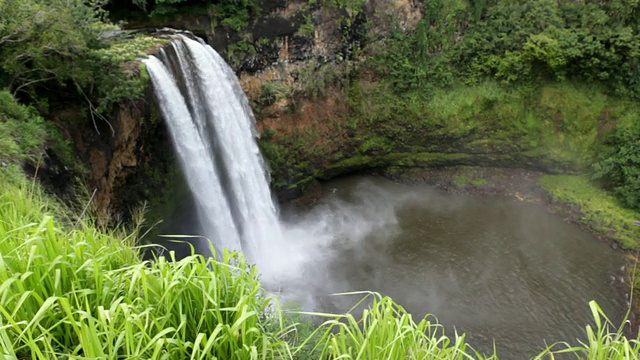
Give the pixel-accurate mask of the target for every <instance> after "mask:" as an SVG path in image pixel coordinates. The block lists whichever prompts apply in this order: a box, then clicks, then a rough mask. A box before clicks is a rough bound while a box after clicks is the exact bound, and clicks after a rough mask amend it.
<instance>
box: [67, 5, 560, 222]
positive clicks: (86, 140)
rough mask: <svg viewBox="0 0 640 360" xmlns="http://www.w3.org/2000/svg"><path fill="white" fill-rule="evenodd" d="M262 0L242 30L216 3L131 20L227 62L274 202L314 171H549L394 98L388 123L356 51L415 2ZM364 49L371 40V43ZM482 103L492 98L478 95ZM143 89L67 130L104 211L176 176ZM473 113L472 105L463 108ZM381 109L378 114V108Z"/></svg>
mask: <svg viewBox="0 0 640 360" xmlns="http://www.w3.org/2000/svg"><path fill="white" fill-rule="evenodd" d="M354 3H358V2H347V1H334V2H324V1H318V2H314V3H313V4H310V2H308V1H293V0H291V1H287V0H281V1H270V2H266V1H265V2H264V3H263V7H262V12H261V14H260V15H259V16H258V17H257V18H255V19H253V20H251V21H250V22H249V24H248V26H247V27H246V28H243V29H240V30H236V29H231V28H228V27H224V26H221V25H219V22H218V21H217V20H216V16H215V14H214V13H211V12H210V11H209V10H208V11H205V12H204V13H189V12H188V11H185V12H184V13H181V14H178V15H172V16H171V17H169V18H166V19H148V18H137V19H133V20H132V21H130V24H129V26H130V27H131V28H137V27H142V28H148V27H150V26H158V27H160V26H169V27H175V28H182V29H186V30H191V31H193V32H194V33H195V34H197V35H200V36H203V37H204V38H205V39H206V40H207V41H208V42H209V44H210V45H212V46H213V47H214V48H215V49H216V50H217V51H218V52H220V53H221V54H222V55H223V56H224V57H225V58H226V59H227V61H228V62H229V63H230V64H231V65H232V67H233V68H234V69H235V70H236V73H237V75H238V76H239V78H240V82H241V84H242V86H243V88H244V89H245V91H246V93H247V95H248V97H249V99H250V102H251V105H252V107H253V108H254V112H255V115H256V120H257V121H256V122H257V126H258V129H259V131H260V133H261V134H262V139H261V146H262V148H263V152H264V153H265V155H266V157H267V158H268V160H269V163H270V164H271V168H272V169H271V170H272V184H273V187H274V189H275V190H276V192H277V194H278V196H279V198H280V199H281V200H289V199H292V198H295V197H297V196H299V195H301V194H302V192H303V191H304V190H305V189H307V188H308V187H309V186H310V185H311V184H313V183H314V181H315V180H316V179H328V178H331V177H334V176H337V175H340V174H345V173H349V172H355V171H362V170H371V169H391V170H393V169H396V168H410V167H434V166H450V165H485V166H499V167H529V168H535V169H539V170H544V171H552V172H553V171H558V170H561V169H563V168H565V167H566V164H564V163H562V162H558V161H549V160H548V159H545V158H544V157H541V156H539V154H538V153H537V152H536V151H531V149H530V148H528V147H526V146H523V145H522V144H519V143H518V141H517V139H513V138H509V137H504V136H500V134H496V133H491V132H478V131H475V130H473V129H471V130H469V131H466V132H460V133H449V132H447V129H446V128H443V127H437V126H436V127H434V126H433V124H429V123H428V122H420V121H416V118H419V117H420V116H421V115H416V114H407V116H406V117H404V116H403V115H402V114H403V112H404V111H405V110H404V109H402V108H394V106H395V105H394V104H392V103H391V104H389V105H388V106H389V107H390V108H389V109H387V110H386V111H388V113H389V114H393V116H390V117H389V119H388V121H385V120H384V119H383V120H382V121H380V120H377V121H370V120H368V119H367V117H368V115H367V112H368V111H369V112H370V111H377V110H372V109H376V105H379V104H372V103H371V102H372V101H374V100H372V97H371V96H370V95H371V92H373V91H376V87H377V86H378V85H379V80H380V79H378V78H376V75H375V73H374V72H373V71H371V70H370V69H368V68H367V66H366V65H363V64H365V60H366V59H367V57H368V56H370V54H371V52H372V51H375V49H376V46H381V45H379V44H380V43H381V40H383V39H384V38H385V37H386V36H389V35H390V34H391V32H393V31H411V30H412V29H413V28H414V27H415V25H416V24H417V22H418V21H419V20H420V19H421V17H422V13H421V5H420V2H418V1H411V0H403V1H389V0H377V1H366V2H363V3H362V4H363V6H362V7H349V6H347V5H346V4H354ZM372 49H373V50H372ZM487 106H489V107H491V106H499V105H496V104H488V105H487ZM156 111H157V110H155V106H154V100H153V97H152V93H151V91H148V94H147V96H146V98H145V99H139V100H136V101H130V100H126V101H125V102H123V103H121V104H119V105H118V106H117V107H116V109H115V110H114V113H113V116H112V117H111V118H110V119H109V122H110V123H111V127H113V133H112V132H111V129H110V127H109V126H108V125H107V124H105V123H101V122H100V121H98V125H99V127H100V133H99V134H98V132H97V131H96V129H95V128H94V126H93V125H92V124H90V123H88V124H85V125H84V126H82V127H79V128H71V129H70V130H69V135H68V137H69V138H72V139H74V142H75V143H76V146H77V148H78V150H79V153H80V154H81V157H82V159H83V161H84V162H85V163H86V164H87V165H88V167H89V169H90V175H89V187H90V189H92V190H93V189H96V195H95V198H96V200H95V202H96V205H97V207H98V209H99V212H100V213H102V214H107V213H109V212H111V213H116V214H117V213H127V212H128V211H130V207H131V206H132V205H133V204H136V203H138V202H140V201H142V200H153V198H154V197H155V198H156V199H157V198H158V197H162V196H164V195H162V191H161V190H162V189H163V188H165V187H166V185H167V183H169V182H170V181H171V180H170V179H171V178H175V174H172V175H171V176H168V174H170V173H172V172H175V164H174V160H173V156H172V154H171V150H170V142H169V140H168V139H169V138H168V135H167V134H166V130H165V128H164V125H163V124H162V121H158V115H157V113H155V112H156ZM472 116H473V115H472ZM383 117H384V116H383Z"/></svg>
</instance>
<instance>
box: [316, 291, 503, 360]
mask: <svg viewBox="0 0 640 360" xmlns="http://www.w3.org/2000/svg"><path fill="white" fill-rule="evenodd" d="M337 295H366V296H364V297H363V298H362V300H361V301H360V302H359V303H358V304H357V305H356V307H358V306H359V305H361V304H362V303H364V302H365V301H369V300H370V301H371V304H370V305H369V306H367V308H366V309H364V310H363V311H362V316H358V317H356V316H354V314H353V313H352V312H351V311H350V312H348V313H346V314H341V315H334V314H321V313H311V315H316V316H321V317H329V318H330V319H329V320H327V321H326V322H324V323H323V324H322V325H321V326H320V327H319V328H318V329H317V330H316V332H315V333H314V334H312V335H311V336H310V337H309V338H307V341H308V340H313V341H315V342H316V345H315V347H314V349H313V351H312V352H311V353H312V354H314V355H316V356H317V358H319V359H474V358H478V359H485V357H484V356H483V355H481V354H479V353H476V352H475V351H473V349H472V348H471V347H470V346H468V345H467V344H466V342H465V336H464V334H462V335H458V334H455V336H454V337H453V338H450V337H448V336H446V335H445V332H444V328H443V327H442V325H440V324H438V323H437V322H432V321H430V320H429V319H428V318H426V317H425V318H423V319H422V320H420V321H419V322H418V323H416V322H415V321H414V320H413V317H412V316H411V314H409V313H408V312H407V311H406V310H405V309H404V308H403V307H402V306H400V305H398V304H397V303H395V302H394V301H393V300H392V299H391V298H390V297H388V296H381V295H380V294H377V293H373V292H369V293H361V292H357V293H346V294H337ZM356 307H354V309H355V308H356ZM303 345H304V344H303ZM495 358H496V357H495V356H494V355H492V356H491V357H488V358H487V359H495Z"/></svg>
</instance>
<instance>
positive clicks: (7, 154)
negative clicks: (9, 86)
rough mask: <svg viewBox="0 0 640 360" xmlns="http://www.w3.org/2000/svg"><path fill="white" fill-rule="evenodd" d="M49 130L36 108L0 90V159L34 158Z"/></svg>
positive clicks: (19, 161)
mask: <svg viewBox="0 0 640 360" xmlns="http://www.w3.org/2000/svg"><path fill="white" fill-rule="evenodd" d="M51 130H52V129H50V128H49V126H47V125H46V124H45V122H44V120H43V119H42V118H41V117H40V116H39V115H38V114H37V112H36V111H35V109H33V108H31V107H26V106H24V105H20V104H18V103H17V102H16V100H15V99H14V98H13V96H12V95H11V94H10V93H9V92H8V91H6V90H2V91H0V134H2V136H0V161H2V162H6V163H15V164H19V163H21V162H22V161H25V160H35V159H36V158H38V157H39V156H40V155H41V153H42V148H43V145H44V144H45V142H46V141H47V139H49V138H50V131H51Z"/></svg>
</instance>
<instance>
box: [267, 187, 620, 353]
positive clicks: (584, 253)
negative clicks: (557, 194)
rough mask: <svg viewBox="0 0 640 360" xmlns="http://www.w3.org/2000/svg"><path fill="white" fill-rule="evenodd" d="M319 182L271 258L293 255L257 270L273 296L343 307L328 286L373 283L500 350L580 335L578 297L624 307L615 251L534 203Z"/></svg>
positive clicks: (615, 315)
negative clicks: (279, 266) (278, 268)
mask: <svg viewBox="0 0 640 360" xmlns="http://www.w3.org/2000/svg"><path fill="white" fill-rule="evenodd" d="M323 187H324V196H323V197H322V199H321V200H320V201H319V203H318V204H317V205H316V206H314V208H313V209H312V210H310V211H309V212H308V213H306V214H302V215H300V214H299V215H297V216H294V217H293V218H291V219H288V220H287V221H286V224H285V226H284V228H285V238H286V239H287V243H288V244H289V247H288V248H287V249H284V251H283V252H284V254H283V258H284V259H289V260H291V259H301V260H300V261H297V262H296V261H295V260H291V261H292V262H293V264H292V265H291V269H290V270H289V271H287V272H286V274H285V273H282V272H279V274H278V275H276V274H273V276H267V279H271V280H269V281H267V284H266V285H267V286H270V287H272V288H274V287H275V288H277V291H280V292H281V296H282V298H283V301H288V300H293V301H294V302H295V303H297V304H300V306H302V307H303V308H304V309H306V310H313V311H323V312H345V311H348V310H349V309H350V308H351V307H352V306H353V305H354V304H355V303H356V302H357V301H358V300H359V299H360V298H359V297H357V296H351V297H349V296H330V294H333V293H339V292H350V291H359V290H367V291H376V292H380V293H381V294H383V295H389V296H391V297H392V298H393V299H394V300H395V301H397V302H398V303H399V304H400V305H402V306H403V307H405V309H407V311H409V312H410V313H411V314H412V315H413V316H414V318H415V319H416V321H417V320H419V319H420V318H422V317H423V316H425V315H426V314H433V315H434V316H435V317H437V319H438V320H439V322H440V323H442V324H443V325H444V326H445V328H446V330H447V334H448V335H449V336H453V335H454V331H457V332H458V333H462V332H464V333H466V334H467V340H468V342H469V343H470V344H471V345H472V346H473V347H474V348H475V349H477V350H480V351H481V352H484V353H489V352H491V351H492V348H493V341H494V340H495V344H496V349H497V351H498V355H499V356H500V358H501V359H518V358H525V357H529V356H532V355H534V354H536V353H538V352H539V351H540V350H541V349H542V348H544V347H545V342H546V344H551V343H553V342H556V341H566V342H569V343H571V344H576V343H577V340H576V339H584V338H585V334H584V326H585V325H587V324H589V323H591V322H592V319H591V315H590V311H589V305H588V302H589V301H590V300H596V301H597V302H598V304H599V305H600V306H601V307H602V308H603V310H604V311H605V312H606V314H607V315H608V316H609V317H610V318H611V319H612V320H613V321H614V323H615V324H616V325H617V324H619V323H620V322H621V320H622V317H623V316H624V313H625V311H626V302H625V300H624V296H623V295H622V293H623V292H624V285H622V284H621V283H620V278H619V276H620V268H621V267H622V266H623V262H624V260H623V257H622V255H621V253H620V252H618V251H615V250H612V249H611V248H610V247H609V246H607V245H606V244H604V243H603V242H601V241H599V240H598V239H596V238H595V237H593V236H592V235H591V234H589V233H586V232H584V231H582V230H581V229H579V228H577V227H575V226H572V225H570V224H567V223H565V222H564V221H563V220H562V219H561V218H559V217H557V216H553V215H550V214H547V213H546V212H545V211H544V209H542V208H541V207H540V206H537V205H533V204H529V203H524V202H520V201H517V200H511V199H505V198H474V197H470V196H455V195H452V194H448V193H443V192H441V191H437V190H434V189H433V188H430V187H426V186H415V185H413V186H410V185H404V184H397V183H393V182H391V181H389V180H386V179H382V178H375V177H362V176H357V177H348V178H342V179H337V180H334V181H331V182H328V183H326V184H325V185H324V186H323ZM287 253H288V254H287ZM267 273H268V271H267Z"/></svg>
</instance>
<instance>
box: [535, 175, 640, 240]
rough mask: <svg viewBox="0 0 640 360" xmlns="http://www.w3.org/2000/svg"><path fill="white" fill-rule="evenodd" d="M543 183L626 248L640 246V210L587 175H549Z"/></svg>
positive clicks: (554, 197)
mask: <svg viewBox="0 0 640 360" xmlns="http://www.w3.org/2000/svg"><path fill="white" fill-rule="evenodd" d="M540 186H541V187H542V188H543V189H544V190H545V191H547V192H548V193H549V194H551V196H552V197H553V199H554V200H555V201H557V202H560V203H564V204H568V205H569V206H570V207H572V208H575V209H577V210H578V211H579V212H580V213H581V214H583V218H582V220H583V222H584V223H585V224H586V225H588V226H590V227H591V228H593V229H594V230H595V231H597V232H598V233H601V234H604V235H606V236H608V237H610V238H612V239H614V240H616V241H618V242H619V243H620V244H621V245H622V247H623V248H625V249H635V248H637V247H638V246H640V227H638V226H637V221H638V219H640V213H638V212H637V211H634V210H630V209H627V208H625V207H623V206H622V205H621V204H620V203H619V202H618V201H617V200H616V199H615V198H614V197H613V196H611V195H610V194H609V193H607V192H606V191H604V190H602V189H601V188H599V187H598V186H596V185H595V184H593V183H592V182H591V181H589V178H588V177H587V176H584V175H582V176H574V175H546V176H544V177H542V178H541V179H540Z"/></svg>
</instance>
